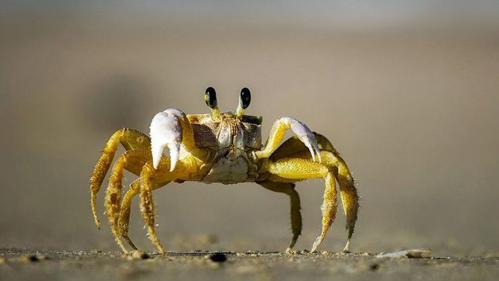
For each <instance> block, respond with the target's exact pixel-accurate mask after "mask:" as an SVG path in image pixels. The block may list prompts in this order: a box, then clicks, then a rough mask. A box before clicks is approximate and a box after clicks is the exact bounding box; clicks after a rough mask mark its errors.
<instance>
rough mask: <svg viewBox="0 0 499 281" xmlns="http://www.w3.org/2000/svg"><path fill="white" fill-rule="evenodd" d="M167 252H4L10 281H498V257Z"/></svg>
mask: <svg viewBox="0 0 499 281" xmlns="http://www.w3.org/2000/svg"><path fill="white" fill-rule="evenodd" d="M222 253H223V254H224V255H225V256H226V257H227V260H226V261H225V262H214V261H212V260H211V259H210V255H212V254H214V252H203V251H199V252H183V253H182V252H169V253H168V255H167V256H165V257H160V256H156V255H152V256H150V257H147V258H145V259H141V258H139V257H137V258H127V257H123V256H121V255H120V254H119V253H116V252H97V251H91V252H86V251H34V250H19V249H1V250H0V256H2V257H3V260H2V262H1V264H0V279H1V280H4V281H7V280H234V279H237V280H283V279H284V278H285V279H286V280H307V279H308V280H368V279H372V278H379V279H383V280H444V279H445V280H497V278H498V277H499V257H488V258H486V257H467V258H457V257H431V258H421V259H409V258H378V257H376V255H375V254H369V253H362V254H337V253H332V252H321V253H318V254H310V253H306V252H305V253H297V254H294V255H288V254H283V253H277V252H246V253H237V252H222Z"/></svg>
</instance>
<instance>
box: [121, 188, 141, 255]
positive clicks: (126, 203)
mask: <svg viewBox="0 0 499 281" xmlns="http://www.w3.org/2000/svg"><path fill="white" fill-rule="evenodd" d="M139 191H140V183H139V181H134V182H133V183H132V184H131V185H130V188H129V189H128V190H127V192H126V193H125V195H124V196H123V200H122V201H121V207H120V214H119V219H118V226H119V232H120V234H121V237H122V238H123V239H125V241H127V242H128V244H129V245H130V247H132V249H134V250H137V247H136V246H135V244H134V243H133V242H132V240H131V239H130V237H129V236H128V226H129V224H130V207H131V205H132V199H133V198H134V197H135V196H136V195H137V194H139Z"/></svg>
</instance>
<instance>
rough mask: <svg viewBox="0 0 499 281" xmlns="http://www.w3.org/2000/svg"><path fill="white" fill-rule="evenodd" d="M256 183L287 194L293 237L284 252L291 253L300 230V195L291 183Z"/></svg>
mask: <svg viewBox="0 0 499 281" xmlns="http://www.w3.org/2000/svg"><path fill="white" fill-rule="evenodd" d="M258 184H259V185H261V186H263V187H264V188H266V189H268V190H272V191H274V192H280V193H284V194H287V195H288V196H289V199H290V203H291V212H290V213H291V231H292V233H293V237H292V238H291V242H290V243H289V246H288V248H287V249H286V252H287V253H291V252H292V251H293V247H294V246H295V244H296V240H298V237H299V236H300V234H301V230H302V218H301V212H300V209H301V204H300V195H299V194H298V192H297V191H296V190H295V185H294V184H292V183H284V182H271V181H264V182H258Z"/></svg>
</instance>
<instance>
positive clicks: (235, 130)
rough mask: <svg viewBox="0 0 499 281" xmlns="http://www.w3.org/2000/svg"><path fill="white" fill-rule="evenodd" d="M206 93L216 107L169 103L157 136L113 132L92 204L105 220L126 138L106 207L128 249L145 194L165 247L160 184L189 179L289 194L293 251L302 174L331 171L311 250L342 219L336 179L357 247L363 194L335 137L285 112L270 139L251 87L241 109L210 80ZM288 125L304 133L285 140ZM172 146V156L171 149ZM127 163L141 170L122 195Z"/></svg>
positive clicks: (149, 219)
mask: <svg viewBox="0 0 499 281" xmlns="http://www.w3.org/2000/svg"><path fill="white" fill-rule="evenodd" d="M204 97H205V101H206V104H207V105H208V106H209V107H210V108H211V113H209V114H188V115H186V114H185V113H183V112H182V111H180V110H178V109H167V110H165V111H163V112H160V113H158V114H156V115H155V116H154V118H153V119H152V122H151V126H150V136H151V137H150V138H149V136H147V135H146V134H144V133H141V132H139V131H137V130H133V129H126V128H125V129H121V130H118V131H116V132H115V133H114V134H113V135H112V136H111V138H110V139H109V140H108V142H107V143H106V145H105V147H104V151H103V153H102V155H101V157H100V158H99V160H98V161H97V164H96V166H95V168H94V171H93V173H92V176H91V178H90V194H91V207H92V212H93V216H94V220H95V223H96V225H97V227H98V228H99V227H100V222H99V219H98V218H97V214H96V197H97V193H98V191H99V189H100V186H101V184H102V182H103V180H104V177H105V175H106V173H107V171H108V169H109V168H110V166H111V162H112V160H113V158H114V155H115V153H116V150H117V148H118V146H119V144H120V143H121V144H122V146H123V147H124V149H125V150H126V151H125V152H124V153H123V154H122V155H121V156H120V157H119V158H118V160H117V161H116V162H115V164H114V166H113V168H112V171H111V174H110V177H109V183H108V187H107V191H106V196H105V209H106V212H105V213H106V215H107V218H108V220H109V223H110V225H111V230H112V233H113V235H114V237H115V240H116V242H117V244H118V245H119V246H120V248H121V249H122V250H123V252H124V253H127V252H128V250H127V248H126V247H125V245H124V243H123V240H125V241H127V242H128V244H129V245H130V247H131V248H133V249H135V250H136V249H137V247H136V246H135V245H134V244H133V242H132V241H131V240H130V238H129V237H128V224H129V219H130V205H131V202H132V199H133V198H134V197H135V196H136V195H137V194H139V195H140V196H139V197H140V211H141V213H142V216H143V219H144V221H145V225H146V227H147V233H148V238H149V239H150V240H151V242H152V244H153V245H154V246H155V247H156V248H157V250H158V251H159V253H161V254H164V253H165V250H164V248H163V246H162V245H161V243H160V241H159V239H158V237H157V235H156V230H155V222H154V220H155V218H154V206H153V198H152V191H153V190H154V189H158V188H160V187H162V186H164V185H166V184H168V183H170V182H180V183H181V182H184V181H199V182H205V183H213V182H219V183H223V184H234V183H240V182H255V183H257V184H259V185H260V186H262V187H264V188H266V189H268V190H271V191H274V192H279V193H283V194H286V195H288V196H289V198H290V202H291V229H292V234H293V236H292V238H291V242H290V244H289V246H288V248H287V252H290V251H292V249H293V247H294V245H295V243H296V241H297V239H298V236H299V235H300V234H301V229H302V219H301V213H300V198H299V195H298V193H297V192H296V190H295V189H294V187H295V182H298V181H302V180H306V179H313V178H323V179H324V181H325V185H326V187H325V191H324V198H323V204H322V208H321V209H322V231H321V233H320V235H319V236H318V237H317V239H316V240H315V242H314V243H313V245H312V249H311V251H312V252H314V251H316V249H317V247H318V246H319V245H320V244H321V242H322V241H323V240H324V238H325V236H326V234H327V232H328V230H329V228H330V226H331V224H332V223H333V221H334V219H335V216H336V209H337V203H336V198H337V190H336V183H338V187H339V191H340V198H341V201H342V204H343V209H344V211H345V214H346V228H347V232H348V238H347V242H346V245H345V248H344V251H349V244H350V239H351V237H352V234H353V231H354V227H355V222H356V220H357V211H358V208H359V204H358V198H359V197H358V194H357V190H356V188H355V185H354V180H353V178H352V176H351V174H350V172H349V170H348V167H347V165H346V163H345V161H344V160H343V159H342V158H341V157H340V155H339V153H338V152H337V151H336V150H335V149H334V147H333V146H332V144H331V142H329V140H327V139H326V138H325V137H324V136H322V135H320V134H317V133H314V132H312V131H311V130H310V129H309V128H308V127H307V126H306V125H305V124H303V123H302V122H300V121H298V120H296V119H293V118H290V117H283V118H280V119H278V120H277V121H275V123H274V124H273V126H272V129H271V131H270V135H269V138H268V140H267V142H266V144H265V145H264V146H262V143H261V123H262V118H261V117H257V116H250V115H245V114H244V111H245V109H246V108H247V107H248V106H249V104H250V100H251V95H250V91H249V90H248V89H247V88H243V89H242V90H241V93H240V97H239V105H238V107H237V110H236V113H235V114H233V113H231V112H226V113H222V112H220V110H219V108H218V106H217V98H216V92H215V90H214V89H213V88H211V87H209V88H208V89H207V90H206V92H205V96H204ZM288 129H290V130H291V131H292V132H293V133H294V134H295V135H296V136H294V137H291V138H289V139H287V140H286V141H284V142H283V143H282V144H280V143H281V141H282V140H283V138H284V136H285V133H286V131H287V130H288ZM166 148H168V151H169V156H166V155H163V151H164V150H165V149H166ZM125 170H127V171H130V172H132V173H133V174H135V175H137V176H138V177H139V178H138V179H137V180H136V181H134V182H132V184H131V185H130V187H129V189H128V190H127V191H126V193H125V194H124V196H122V179H123V173H124V171H125Z"/></svg>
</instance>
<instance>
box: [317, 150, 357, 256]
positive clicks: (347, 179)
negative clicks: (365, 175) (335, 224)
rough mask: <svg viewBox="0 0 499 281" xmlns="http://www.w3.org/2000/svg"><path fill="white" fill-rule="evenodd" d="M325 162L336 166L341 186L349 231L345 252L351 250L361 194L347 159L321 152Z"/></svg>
mask: <svg viewBox="0 0 499 281" xmlns="http://www.w3.org/2000/svg"><path fill="white" fill-rule="evenodd" d="M321 155H322V159H324V164H326V165H328V166H329V167H330V168H332V169H333V168H336V173H335V176H336V179H337V181H338V183H339V187H340V198H341V203H342V205H343V211H344V212H345V216H346V228H347V232H348V238H347V242H346V244H345V248H344V249H343V252H350V240H351V239H352V235H353V232H354V230H355V222H356V221H357V213H358V211H359V194H358V193H357V188H356V187H355V182H354V180H353V177H352V175H351V173H350V170H349V169H348V166H347V164H346V163H345V161H344V160H343V159H342V158H341V157H340V156H339V155H338V154H335V153H332V152H321Z"/></svg>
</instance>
